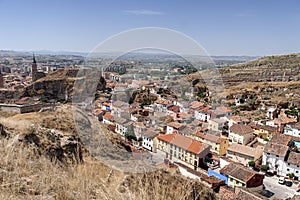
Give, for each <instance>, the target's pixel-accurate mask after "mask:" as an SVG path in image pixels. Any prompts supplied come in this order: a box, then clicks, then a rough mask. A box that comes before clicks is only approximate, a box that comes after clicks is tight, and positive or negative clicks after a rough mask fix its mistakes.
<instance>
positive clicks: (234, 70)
mask: <svg viewBox="0 0 300 200" xmlns="http://www.w3.org/2000/svg"><path fill="white" fill-rule="evenodd" d="M220 73H221V74H222V77H223V80H224V83H228V84H230V83H234V82H247V81H249V82H268V81H275V82H278V81H298V80H300V53H294V54H287V55H279V56H266V57H262V58H259V59H256V60H253V61H249V62H246V63H241V64H236V65H232V66H229V67H225V68H222V69H220Z"/></svg>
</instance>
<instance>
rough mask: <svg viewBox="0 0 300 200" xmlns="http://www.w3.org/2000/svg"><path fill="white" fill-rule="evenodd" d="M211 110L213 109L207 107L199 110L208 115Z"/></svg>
mask: <svg viewBox="0 0 300 200" xmlns="http://www.w3.org/2000/svg"><path fill="white" fill-rule="evenodd" d="M210 109H211V107H209V106H207V107H204V108H200V109H199V110H198V112H199V113H203V112H204V113H207V112H208V111H209V110H210Z"/></svg>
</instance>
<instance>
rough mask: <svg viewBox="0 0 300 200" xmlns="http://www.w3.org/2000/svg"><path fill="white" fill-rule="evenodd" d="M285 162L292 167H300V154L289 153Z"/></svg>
mask: <svg viewBox="0 0 300 200" xmlns="http://www.w3.org/2000/svg"><path fill="white" fill-rule="evenodd" d="M287 162H288V163H290V164H293V165H300V153H296V152H293V151H291V152H290V154H289V158H288V160H287Z"/></svg>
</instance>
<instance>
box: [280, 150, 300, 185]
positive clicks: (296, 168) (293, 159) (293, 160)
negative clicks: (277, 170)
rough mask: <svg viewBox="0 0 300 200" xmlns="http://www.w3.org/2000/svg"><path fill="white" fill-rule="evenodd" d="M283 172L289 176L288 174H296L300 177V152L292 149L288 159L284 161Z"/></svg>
mask: <svg viewBox="0 0 300 200" xmlns="http://www.w3.org/2000/svg"><path fill="white" fill-rule="evenodd" d="M282 166H283V169H282V174H283V175H285V176H288V174H294V175H295V177H298V179H299V178H300V153H296V152H293V151H291V152H290V153H289V155H288V159H287V161H286V162H284V163H283V165H282Z"/></svg>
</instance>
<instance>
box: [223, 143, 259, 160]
mask: <svg viewBox="0 0 300 200" xmlns="http://www.w3.org/2000/svg"><path fill="white" fill-rule="evenodd" d="M228 151H231V152H234V153H239V154H242V155H246V156H251V157H256V156H262V153H263V149H262V148H261V147H259V146H258V147H256V148H253V147H250V146H245V145H241V144H236V143H233V144H231V145H230V146H229V147H228V149H227V152H228Z"/></svg>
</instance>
